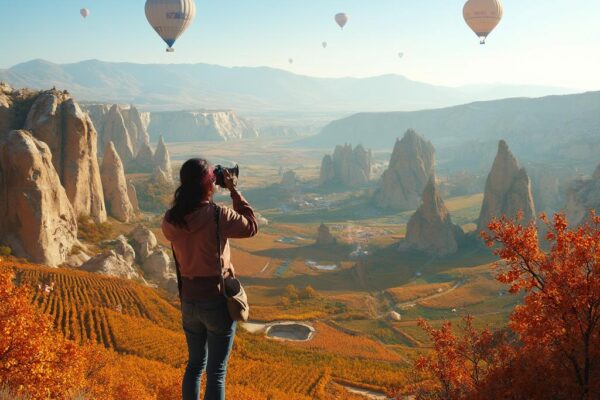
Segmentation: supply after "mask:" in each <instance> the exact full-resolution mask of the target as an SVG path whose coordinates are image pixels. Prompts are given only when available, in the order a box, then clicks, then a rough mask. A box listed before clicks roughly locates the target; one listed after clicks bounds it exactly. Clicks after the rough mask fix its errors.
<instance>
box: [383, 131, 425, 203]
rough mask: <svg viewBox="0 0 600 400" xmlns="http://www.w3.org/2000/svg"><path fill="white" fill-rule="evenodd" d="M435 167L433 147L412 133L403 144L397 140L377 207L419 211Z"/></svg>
mask: <svg viewBox="0 0 600 400" xmlns="http://www.w3.org/2000/svg"><path fill="white" fill-rule="evenodd" d="M434 164H435V150H434V148H433V145H432V144H431V143H430V142H428V141H426V140H425V139H423V138H422V137H421V136H420V135H419V134H417V133H416V132H415V131H413V130H412V129H409V130H408V131H406V133H405V134H404V137H403V138H402V140H396V144H395V145H394V150H393V152H392V156H391V159H390V163H389V166H388V168H387V169H386V170H385V171H384V173H383V175H382V177H381V180H380V182H379V187H378V189H377V192H376V193H375V203H376V204H377V205H378V206H379V207H382V208H389V209H392V210H398V211H404V210H413V209H416V208H417V207H419V202H420V199H421V194H422V193H423V189H424V188H425V185H426V184H427V181H428V180H429V176H430V175H431V173H432V171H433V167H434Z"/></svg>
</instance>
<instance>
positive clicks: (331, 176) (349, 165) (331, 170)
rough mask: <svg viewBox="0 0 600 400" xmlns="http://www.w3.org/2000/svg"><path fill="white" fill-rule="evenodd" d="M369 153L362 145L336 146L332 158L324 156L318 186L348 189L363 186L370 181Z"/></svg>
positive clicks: (370, 156)
mask: <svg viewBox="0 0 600 400" xmlns="http://www.w3.org/2000/svg"><path fill="white" fill-rule="evenodd" d="M371 159H372V155H371V151H367V150H366V149H365V148H364V147H363V146H362V145H358V146H356V147H355V148H354V150H353V149H352V145H350V144H346V145H344V146H336V147H335V150H334V151H333V156H328V155H326V156H325V157H324V158H323V161H322V163H321V173H320V184H321V185H326V184H342V185H344V186H348V187H355V186H358V185H364V184H365V183H367V182H369V179H371Z"/></svg>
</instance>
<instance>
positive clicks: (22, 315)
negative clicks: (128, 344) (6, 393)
mask: <svg viewBox="0 0 600 400" xmlns="http://www.w3.org/2000/svg"><path fill="white" fill-rule="evenodd" d="M30 298H31V293H30V290H29V289H28V288H25V287H16V286H15V285H14V284H13V282H12V275H11V274H9V273H6V272H0V382H2V383H3V384H5V385H8V387H10V388H12V389H13V390H14V391H16V392H17V394H19V395H28V396H31V397H33V398H35V399H46V398H52V399H63V398H68V397H69V396H70V395H71V394H72V393H73V392H74V391H75V390H78V389H79V388H81V387H82V386H83V385H84V376H83V375H84V374H83V368H84V362H85V361H84V358H83V357H82V353H81V349H80V348H79V347H78V346H77V345H76V344H75V343H74V342H71V341H68V340H66V339H64V338H63V337H62V336H61V335H59V334H58V333H57V332H55V331H54V330H53V326H52V322H51V321H50V319H49V317H47V316H45V315H43V314H41V313H40V312H38V311H37V309H35V308H34V307H33V306H32V305H31V304H30V303H29V299H30Z"/></svg>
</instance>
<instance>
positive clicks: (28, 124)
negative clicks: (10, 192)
mask: <svg viewBox="0 0 600 400" xmlns="http://www.w3.org/2000/svg"><path fill="white" fill-rule="evenodd" d="M7 128H9V129H26V130H28V131H29V132H30V133H31V134H32V135H33V136H34V137H36V138H37V139H39V140H41V141H43V142H44V143H46V144H47V145H48V147H49V148H50V151H51V153H52V162H53V164H54V168H55V170H56V172H57V173H58V176H59V178H60V181H61V184H62V186H63V187H64V188H65V191H66V194H67V197H68V198H69V200H70V202H71V204H72V206H73V208H74V210H75V213H76V215H78V216H89V217H92V218H93V219H94V220H95V221H96V222H102V221H105V220H106V209H105V207H104V197H103V194H102V185H101V181H100V171H99V167H98V161H97V158H96V157H97V135H96V131H95V129H94V126H93V124H92V122H91V120H90V119H89V117H88V116H87V115H86V114H85V113H83V112H82V111H81V109H80V107H79V105H78V104H77V103H76V102H75V101H74V100H73V99H72V98H71V96H70V95H69V94H68V93H67V92H66V91H65V92H63V91H58V90H55V89H52V90H48V91H42V92H32V91H28V90H26V89H22V90H13V89H12V88H10V87H8V86H6V85H4V86H2V87H1V88H0V134H2V133H3V132H7V130H6V129H7Z"/></svg>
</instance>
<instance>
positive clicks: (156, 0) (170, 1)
mask: <svg viewBox="0 0 600 400" xmlns="http://www.w3.org/2000/svg"><path fill="white" fill-rule="evenodd" d="M195 16H196V3H194V0H146V18H147V19H148V22H149V23H150V25H152V28H154V30H155V31H156V33H158V35H159V36H160V37H161V38H162V40H164V41H165V43H167V45H168V46H169V47H168V48H167V51H168V52H173V51H175V49H173V44H174V43H175V41H176V40H177V38H179V36H181V34H183V32H185V31H186V29H187V28H189V27H190V25H191V24H192V21H194V17H195Z"/></svg>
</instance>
